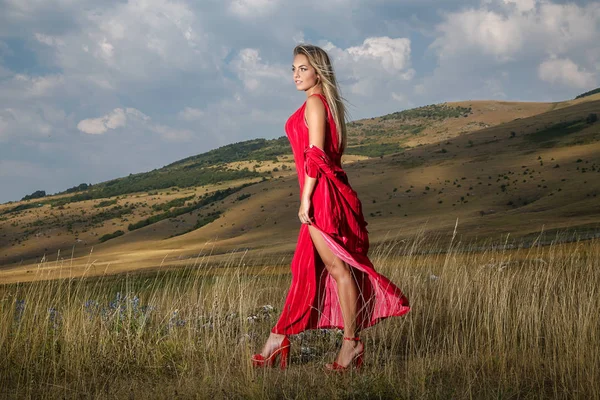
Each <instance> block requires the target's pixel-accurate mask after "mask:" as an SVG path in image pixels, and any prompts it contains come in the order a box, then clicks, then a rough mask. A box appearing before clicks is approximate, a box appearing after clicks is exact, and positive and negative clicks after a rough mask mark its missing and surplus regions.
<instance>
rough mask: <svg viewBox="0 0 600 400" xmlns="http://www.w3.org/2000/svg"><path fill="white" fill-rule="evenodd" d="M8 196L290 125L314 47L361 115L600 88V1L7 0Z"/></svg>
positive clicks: (3, 115)
mask: <svg viewBox="0 0 600 400" xmlns="http://www.w3.org/2000/svg"><path fill="white" fill-rule="evenodd" d="M0 10H2V12H0V203H4V202H7V201H18V200H20V199H21V198H22V197H23V196H25V195H28V194H31V193H33V192H35V191H37V190H45V191H46V194H48V195H50V194H53V193H56V192H59V191H63V190H65V189H67V188H70V187H73V186H77V185H79V184H81V183H88V184H95V183H99V182H102V181H106V180H109V179H113V178H117V177H122V176H127V175H129V174H131V173H138V172H145V171H151V170H153V169H156V168H161V167H162V166H164V165H167V164H170V163H172V162H174V161H177V160H179V159H182V158H185V157H188V156H191V155H195V154H200V153H203V152H206V151H208V150H211V149H214V148H217V147H220V146H223V145H226V144H230V143H235V142H240V141H244V140H248V139H253V138H259V137H261V138H267V139H271V138H277V137H280V136H283V135H285V132H284V129H283V127H284V124H285V121H286V120H287V118H288V117H289V116H290V115H291V114H292V113H293V112H294V111H295V110H296V109H297V108H298V107H299V106H301V105H302V103H303V102H304V100H305V99H306V94H305V93H304V92H301V91H298V90H296V87H295V85H294V83H293V80H292V72H291V65H292V59H293V56H292V50H293V48H294V46H295V45H297V44H299V43H311V44H316V45H318V46H321V47H322V48H324V49H325V50H326V51H327V52H328V53H329V55H330V56H331V58H332V60H333V67H334V70H335V72H336V76H337V79H338V82H339V84H340V89H341V93H342V95H343V96H344V98H345V99H346V100H347V105H348V110H349V113H350V117H351V120H356V119H360V118H366V117H373V116H379V115H383V114H387V113H390V112H395V111H400V110H404V109H407V108H413V107H418V106H423V105H428V104H436V103H442V102H446V101H460V100H515V101H562V100H566V99H571V98H574V97H575V96H576V95H578V94H580V93H583V92H586V91H588V90H592V89H594V88H596V87H598V86H600V40H598V38H600V2H591V1H574V2H560V1H546V0H478V1H475V0H473V1H454V0H435V1H433V0H396V1H391V0H303V1H297V0H296V1H288V0H195V1H192V0H138V1H126V0H107V1H104V0H0Z"/></svg>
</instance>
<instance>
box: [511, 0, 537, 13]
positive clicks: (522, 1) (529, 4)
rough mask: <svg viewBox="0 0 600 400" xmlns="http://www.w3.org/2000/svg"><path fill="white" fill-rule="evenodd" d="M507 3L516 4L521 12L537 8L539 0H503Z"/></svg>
mask: <svg viewBox="0 0 600 400" xmlns="http://www.w3.org/2000/svg"><path fill="white" fill-rule="evenodd" d="M503 1H504V3H505V4H514V6H515V7H516V8H517V10H519V11H520V12H528V11H531V10H533V9H534V8H535V5H536V3H537V0H503Z"/></svg>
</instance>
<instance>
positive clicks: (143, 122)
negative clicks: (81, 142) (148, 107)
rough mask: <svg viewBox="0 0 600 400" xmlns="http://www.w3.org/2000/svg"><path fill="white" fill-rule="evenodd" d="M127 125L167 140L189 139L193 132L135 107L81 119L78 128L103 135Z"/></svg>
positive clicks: (88, 132) (85, 131)
mask: <svg viewBox="0 0 600 400" xmlns="http://www.w3.org/2000/svg"><path fill="white" fill-rule="evenodd" d="M124 127H127V128H128V129H134V130H136V131H138V132H141V133H142V134H143V133H144V132H145V131H150V132H154V133H157V134H158V135H160V136H161V137H162V138H163V139H166V140H167V141H188V140H190V139H191V138H192V136H193V133H192V131H190V130H188V129H177V128H173V127H170V126H167V125H164V124H160V123H154V122H153V121H152V119H151V118H150V117H149V116H148V115H146V114H144V113H143V112H141V111H140V110H137V109H135V108H131V107H129V108H115V109H114V110H112V111H111V112H110V113H108V114H106V115H104V116H102V117H99V118H89V119H84V120H82V121H79V123H78V124H77V129H79V130H80V131H81V132H83V133H87V134H90V135H101V134H103V133H106V132H107V131H108V130H109V129H110V130H115V129H118V128H124Z"/></svg>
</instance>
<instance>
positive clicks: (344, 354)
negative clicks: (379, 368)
mask: <svg viewBox="0 0 600 400" xmlns="http://www.w3.org/2000/svg"><path fill="white" fill-rule="evenodd" d="M308 229H309V232H310V236H311V238H312V241H313V244H314V245H315V248H316V249H317V252H318V253H319V256H320V257H321V259H322V260H323V263H324V264H325V267H326V268H327V272H329V273H330V274H331V276H332V277H333V279H335V282H336V283H337V288H338V295H339V300H340V306H341V309H342V317H343V319H344V336H347V337H354V336H355V335H356V313H357V302H358V286H357V284H356V281H355V279H354V275H353V273H352V269H351V267H350V266H349V265H348V264H347V263H346V262H344V261H342V260H341V259H340V258H339V257H338V256H336V255H335V254H334V253H333V252H332V251H331V249H330V248H329V246H328V245H327V243H326V242H325V239H324V238H323V236H322V235H321V232H319V231H318V230H317V228H315V227H313V226H311V225H309V226H308ZM359 346H360V347H359ZM360 350H362V344H361V345H359V344H358V342H355V341H351V340H342V349H341V350H340V352H339V353H338V357H337V358H336V362H337V363H338V364H341V365H343V366H346V365H348V364H349V363H350V361H351V360H352V358H353V357H354V355H355V354H357V353H358V352H359V351H360Z"/></svg>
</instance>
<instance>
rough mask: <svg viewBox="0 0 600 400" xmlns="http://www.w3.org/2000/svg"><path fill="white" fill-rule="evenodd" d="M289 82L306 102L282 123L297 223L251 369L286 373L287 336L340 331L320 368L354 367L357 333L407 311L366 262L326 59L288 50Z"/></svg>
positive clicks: (342, 113)
mask: <svg viewBox="0 0 600 400" xmlns="http://www.w3.org/2000/svg"><path fill="white" fill-rule="evenodd" d="M293 54H294V60H293V64H292V77H293V80H294V84H295V85H296V89H297V90H301V91H304V92H305V93H306V101H305V102H304V103H303V104H302V105H301V106H300V108H298V109H297V110H296V111H295V112H294V113H293V114H292V115H291V116H290V117H289V119H288V120H287V122H286V124H285V132H286V135H287V137H288V139H289V141H290V144H291V147H292V151H293V154H294V161H295V164H296V170H297V173H298V181H299V184H300V209H299V210H298V219H299V220H300V223H301V224H302V225H301V226H300V233H299V236H298V242H297V246H296V250H295V252H294V257H293V259H292V264H291V271H292V282H291V286H290V289H289V292H288V294H287V297H286V300H285V304H284V305H283V308H282V312H281V315H280V316H279V320H278V321H277V323H276V324H275V326H274V327H273V328H272V329H271V334H270V336H269V338H268V339H267V342H266V343H265V345H264V347H263V349H262V351H261V353H259V354H255V355H253V356H252V363H253V365H254V366H256V367H261V366H273V365H274V364H275V360H276V359H277V357H279V363H280V367H281V368H286V367H287V366H288V364H289V357H290V340H289V337H288V335H293V334H297V333H300V332H302V331H304V330H306V329H319V328H340V329H343V331H344V340H343V341H342V347H341V349H340V351H339V353H338V355H337V357H336V359H335V360H334V361H333V363H330V364H326V365H325V368H326V369H327V370H332V371H346V370H348V369H349V368H350V367H352V366H354V367H357V368H359V367H360V366H361V364H362V360H363V355H364V344H363V343H362V341H361V340H360V338H359V337H358V332H359V331H360V330H362V329H364V328H367V327H369V326H372V325H374V324H375V323H377V322H379V321H380V320H382V319H384V318H387V317H390V316H401V315H404V314H406V313H407V312H408V311H409V310H410V307H409V304H408V299H407V298H406V296H404V294H403V293H402V292H401V290H400V289H399V288H398V287H397V286H395V285H394V284H393V283H392V282H391V281H390V280H389V279H388V278H386V277H385V276H383V275H381V274H379V273H378V272H376V271H375V269H374V267H373V264H372V263H371V261H370V260H369V258H368V257H367V252H368V249H369V238H368V230H367V228H366V226H367V222H366V221H365V219H364V217H363V213H362V204H361V202H360V200H359V199H358V196H357V194H356V192H355V191H354V190H353V189H352V187H351V186H350V183H349V182H348V177H347V176H346V173H345V172H344V170H343V169H342V165H341V158H342V153H343V152H344V149H345V147H346V109H345V106H344V103H343V101H342V97H341V95H340V91H339V88H338V84H337V81H336V78H335V74H334V71H333V66H332V64H331V60H330V58H329V56H328V55H327V53H326V52H325V51H324V50H323V49H321V48H320V47H317V46H314V45H307V44H306V45H298V46H296V48H294V53H293Z"/></svg>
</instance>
